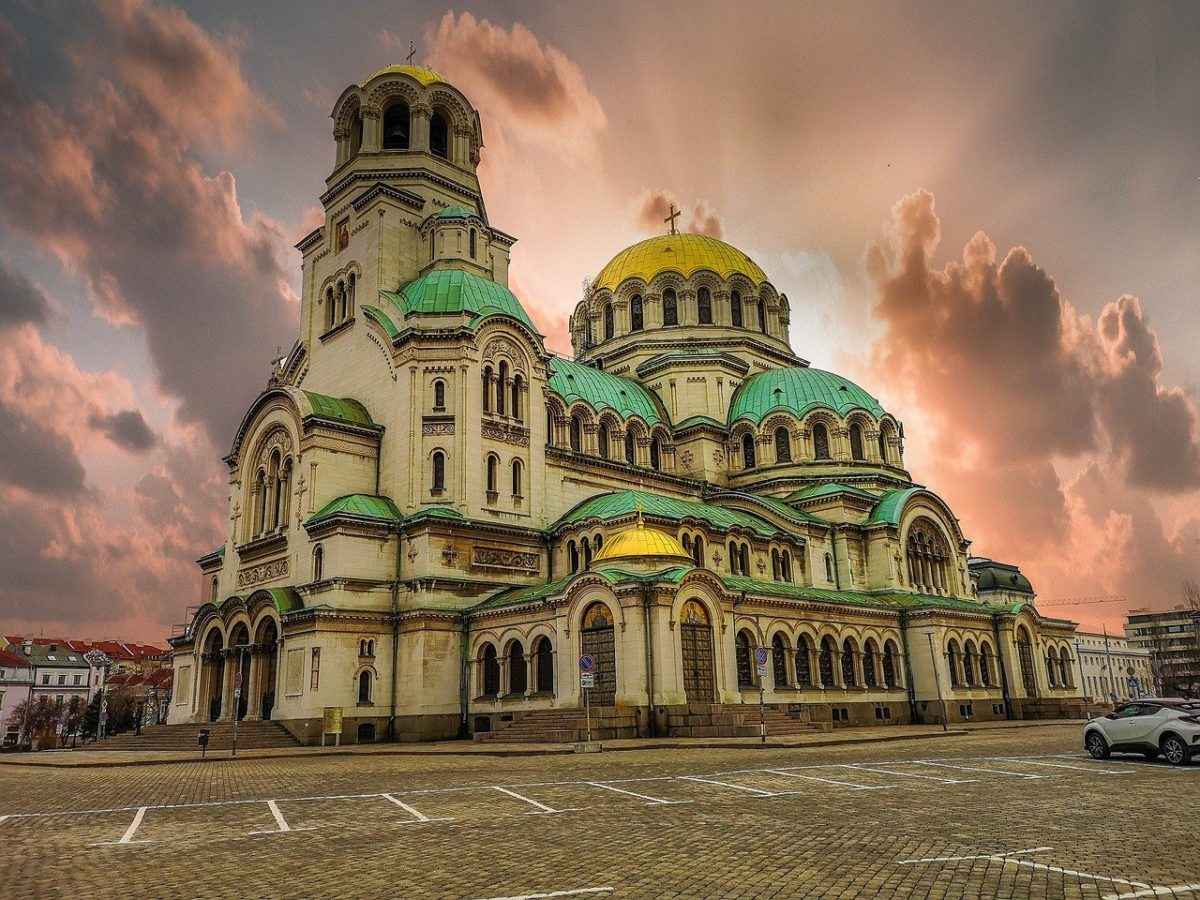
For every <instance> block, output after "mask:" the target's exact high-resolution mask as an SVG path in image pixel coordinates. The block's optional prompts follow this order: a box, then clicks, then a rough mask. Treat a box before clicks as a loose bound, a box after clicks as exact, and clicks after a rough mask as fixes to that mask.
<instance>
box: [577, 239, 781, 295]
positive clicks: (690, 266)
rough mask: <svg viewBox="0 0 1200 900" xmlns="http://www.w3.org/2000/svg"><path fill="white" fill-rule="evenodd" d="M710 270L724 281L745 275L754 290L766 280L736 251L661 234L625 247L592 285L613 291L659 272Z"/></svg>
mask: <svg viewBox="0 0 1200 900" xmlns="http://www.w3.org/2000/svg"><path fill="white" fill-rule="evenodd" d="M701 269H709V270H711V271H713V272H716V273H717V275H719V276H720V277H722V278H728V277H729V276H730V275H733V274H735V273H736V274H740V275H745V276H746V277H747V278H749V279H750V280H751V281H752V282H754V284H755V286H756V287H757V286H758V285H760V284H762V283H763V282H764V281H766V280H767V276H766V273H765V272H763V270H762V269H760V268H759V267H758V264H757V263H756V262H755V261H754V260H752V259H751V258H750V257H748V256H747V255H746V254H745V253H743V252H742V251H741V250H739V249H738V248H737V247H733V246H730V245H729V244H727V243H725V242H724V241H719V240H717V239H716V238H711V237H707V236H706V235H703V234H660V235H658V237H652V238H648V239H646V240H644V241H640V242H639V243H636V244H634V245H633V246H632V247H626V248H625V249H624V250H622V251H621V252H620V253H618V254H617V255H616V256H614V257H613V258H612V259H611V260H610V261H609V263H608V265H606V266H605V267H604V268H603V269H601V270H600V274H599V275H597V276H596V280H595V281H594V282H592V289H593V290H604V289H605V288H607V289H608V290H610V291H614V290H616V289H617V286H618V285H619V284H620V283H621V282H622V281H624V280H625V279H626V278H640V279H642V280H643V281H646V282H649V281H650V280H651V279H652V278H654V276H656V275H658V274H659V273H660V272H678V273H679V274H680V275H682V276H683V277H684V278H689V277H690V276H691V275H692V274H693V273H694V272H698V271H700V270H701Z"/></svg>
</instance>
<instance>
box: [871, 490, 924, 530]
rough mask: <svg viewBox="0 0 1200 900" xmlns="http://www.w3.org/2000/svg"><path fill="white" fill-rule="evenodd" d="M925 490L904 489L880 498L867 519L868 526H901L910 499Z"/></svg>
mask: <svg viewBox="0 0 1200 900" xmlns="http://www.w3.org/2000/svg"><path fill="white" fill-rule="evenodd" d="M920 490H923V488H919V487H910V488H903V489H901V490H896V491H888V492H886V493H885V494H882V495H881V496H880V497H879V502H878V503H877V504H875V508H874V509H873V510H871V515H870V516H868V517H867V521H866V522H865V523H864V524H866V525H899V524H900V516H901V515H902V514H903V513H904V507H905V505H906V504H907V503H908V500H909V498H910V497H911V496H912V495H913V494H915V493H917V492H918V491H920Z"/></svg>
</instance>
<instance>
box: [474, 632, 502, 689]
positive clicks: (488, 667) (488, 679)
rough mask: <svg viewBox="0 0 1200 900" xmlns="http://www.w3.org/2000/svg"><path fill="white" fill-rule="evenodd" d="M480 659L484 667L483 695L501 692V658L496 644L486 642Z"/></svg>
mask: <svg viewBox="0 0 1200 900" xmlns="http://www.w3.org/2000/svg"><path fill="white" fill-rule="evenodd" d="M479 661H480V664H481V666H482V668H483V696H485V697H495V696H496V695H498V694H499V693H500V660H499V659H497V658H496V646H495V645H494V644H490V643H489V644H484V645H483V654H482V655H481V656H480V660H479Z"/></svg>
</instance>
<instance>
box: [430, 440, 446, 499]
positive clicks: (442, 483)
mask: <svg viewBox="0 0 1200 900" xmlns="http://www.w3.org/2000/svg"><path fill="white" fill-rule="evenodd" d="M431 487H432V489H433V492H434V493H435V494H440V493H441V492H442V491H444V490H445V489H446V454H445V453H443V452H442V451H441V450H435V451H433V482H432V485H431Z"/></svg>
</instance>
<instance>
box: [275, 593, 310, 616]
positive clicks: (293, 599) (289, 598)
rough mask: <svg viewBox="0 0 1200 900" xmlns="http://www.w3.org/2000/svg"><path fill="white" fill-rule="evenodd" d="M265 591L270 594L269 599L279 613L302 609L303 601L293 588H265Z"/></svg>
mask: <svg viewBox="0 0 1200 900" xmlns="http://www.w3.org/2000/svg"><path fill="white" fill-rule="evenodd" d="M267 593H268V594H270V595H271V601H272V602H273V603H274V604H275V608H276V609H277V610H279V612H280V613H283V614H286V613H290V612H295V611H296V610H298V609H304V601H303V600H301V599H300V594H299V593H298V592H297V591H296V589H295V588H290V587H285V588H267Z"/></svg>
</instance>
